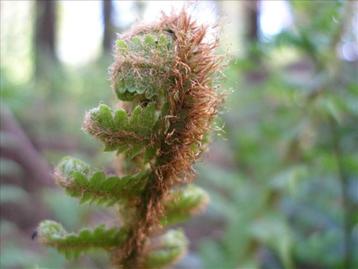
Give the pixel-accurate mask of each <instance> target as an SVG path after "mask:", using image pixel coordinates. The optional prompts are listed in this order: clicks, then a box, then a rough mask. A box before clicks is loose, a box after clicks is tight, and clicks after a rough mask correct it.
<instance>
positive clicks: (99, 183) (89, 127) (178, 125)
mask: <svg viewBox="0 0 358 269" xmlns="http://www.w3.org/2000/svg"><path fill="white" fill-rule="evenodd" d="M205 34H206V28H205V27H203V26H200V25H197V24H196V23H195V22H194V21H192V20H191V18H190V17H189V16H188V15H187V13H186V12H185V11H181V12H180V13H179V14H178V15H171V16H166V15H163V17H162V18H161V20H160V21H159V22H158V23H156V24H152V25H144V26H139V27H136V28H134V29H132V30H131V31H129V32H128V33H126V34H124V35H123V36H121V38H120V39H118V40H117V41H116V45H115V47H116V53H115V62H114V64H113V65H112V67H111V80H112V88H113V90H114V92H115V94H116V96H117V97H118V99H120V100H122V101H125V102H128V103H127V104H126V110H124V109H118V110H116V111H113V110H112V109H111V108H110V107H108V106H106V105H100V106H99V107H97V108H95V109H92V110H90V111H89V112H88V113H87V114H86V116H85V120H84V124H83V129H84V130H85V131H86V132H88V133H89V134H91V135H92V136H94V137H95V138H97V139H98V140H100V141H101V142H102V143H103V144H104V146H105V150H106V151H115V152H117V154H123V155H124V156H125V163H126V167H125V168H126V171H127V172H128V175H126V176H123V177H118V176H106V175H105V174H104V173H103V172H99V171H92V169H91V167H90V166H88V165H87V164H85V163H83V162H82V161H80V160H76V159H73V158H68V157H67V158H65V159H63V161H62V162H61V163H60V164H59V165H58V167H57V169H56V171H55V178H56V182H57V184H58V185H60V186H61V187H63V188H64V189H65V190H66V191H67V193H68V194H69V195H70V196H73V197H77V198H78V199H80V201H81V202H82V203H96V204H101V205H104V206H117V207H118V212H119V215H120V217H121V219H122V220H123V224H122V225H121V227H120V228H116V227H115V228H111V229H106V228H105V227H104V226H99V227H97V228H95V229H94V230H88V229H85V230H82V231H80V232H79V234H72V233H67V232H66V231H65V230H64V229H63V227H62V226H61V225H60V224H57V223H55V222H53V221H44V222H42V223H41V224H40V226H39V238H40V240H41V241H42V242H43V243H45V244H47V245H50V246H52V247H55V248H57V249H58V250H60V251H62V252H64V253H65V254H66V255H67V256H70V257H72V256H77V255H78V254H80V253H81V252H83V251H86V250H87V249H89V248H102V249H105V250H106V251H108V252H109V253H110V254H111V260H112V264H113V266H114V267H115V268H162V267H165V266H168V265H170V264H172V263H173V262H175V261H176V260H177V259H178V258H179V257H180V256H182V255H183V254H184V253H185V249H186V246H187V240H186V238H185V236H184V234H183V233H182V232H181V231H180V230H169V231H167V232H166V233H163V231H164V230H165V228H166V227H168V226H170V225H172V224H176V223H178V222H181V221H184V220H185V219H187V218H188V217H190V216H191V215H193V214H195V213H196V212H197V211H198V210H200V209H201V208H202V207H203V206H204V205H205V204H206V203H207V201H208V196H207V194H206V193H205V192H204V191H203V190H202V189H200V188H199V187H197V186H195V185H193V184H191V181H192V180H193V177H194V175H195V173H194V171H193V169H192V165H193V163H194V162H195V161H196V160H197V159H198V158H199V157H200V154H201V153H202V152H203V150H204V149H205V146H206V144H207V136H208V133H209V131H210V128H211V124H212V121H213V118H214V117H215V115H216V113H217V110H218V107H219V105H220V103H221V101H222V98H221V95H220V94H218V92H217V91H216V89H215V85H214V75H215V73H216V72H217V70H218V68H219V62H220V61H219V59H218V57H217V56H216V55H215V54H214V50H215V48H216V45H217V42H216V41H213V42H209V41H205V40H204V38H205Z"/></svg>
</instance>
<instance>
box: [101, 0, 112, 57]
mask: <svg viewBox="0 0 358 269" xmlns="http://www.w3.org/2000/svg"><path fill="white" fill-rule="evenodd" d="M102 19H103V40H102V49H103V52H104V53H108V52H109V53H110V52H111V50H112V42H113V32H114V31H113V29H114V26H113V3H112V0H102Z"/></svg>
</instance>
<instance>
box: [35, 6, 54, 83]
mask: <svg viewBox="0 0 358 269" xmlns="http://www.w3.org/2000/svg"><path fill="white" fill-rule="evenodd" d="M55 44H56V1H41V0H36V2H35V33H34V51H35V59H34V61H35V75H36V77H38V76H41V74H42V73H43V72H44V71H45V70H46V66H47V63H48V62H49V61H51V62H56V61H57V57H56V46H55Z"/></svg>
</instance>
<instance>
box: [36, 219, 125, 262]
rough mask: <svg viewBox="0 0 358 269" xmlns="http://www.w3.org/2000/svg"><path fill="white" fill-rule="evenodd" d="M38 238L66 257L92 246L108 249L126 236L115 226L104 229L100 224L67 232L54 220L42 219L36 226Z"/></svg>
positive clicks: (74, 255) (75, 256) (73, 255)
mask: <svg viewBox="0 0 358 269" xmlns="http://www.w3.org/2000/svg"><path fill="white" fill-rule="evenodd" d="M38 236H39V240H40V241H41V242H42V243H44V244H46V245H49V246H52V247H54V248H56V249H57V250H58V251H59V252H61V253H63V254H64V255H65V256H66V257H67V258H69V259H73V258H77V257H78V256H79V255H80V254H81V253H82V252H86V251H89V250H90V249H93V248H99V249H104V250H110V249H112V248H114V247H117V246H118V245H120V244H121V243H122V242H124V240H125V238H126V232H125V231H123V230H118V229H116V228H111V229H106V228H105V226H104V225H100V226H98V227H96V228H95V229H93V230H90V229H82V230H81V231H80V232H79V233H77V234H76V233H68V232H66V230H65V229H64V228H63V227H62V225H61V224H59V223H57V222H55V221H50V220H47V221H43V222H42V223H41V224H40V225H39V227H38Z"/></svg>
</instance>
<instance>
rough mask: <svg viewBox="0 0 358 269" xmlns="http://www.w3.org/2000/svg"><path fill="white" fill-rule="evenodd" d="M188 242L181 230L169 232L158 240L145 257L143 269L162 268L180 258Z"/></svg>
mask: <svg viewBox="0 0 358 269" xmlns="http://www.w3.org/2000/svg"><path fill="white" fill-rule="evenodd" d="M187 245H188V241H187V239H186V237H185V235H184V233H183V232H182V231H181V230H169V231H168V232H166V234H165V235H163V236H162V237H161V238H160V239H159V244H158V246H157V247H156V248H155V249H153V250H151V251H150V252H149V253H148V255H147V256H146V257H145V262H144V268H148V269H155V268H163V267H166V266H168V265H170V264H173V263H174V262H175V261H176V260H178V259H179V258H180V257H182V256H183V255H184V254H185V252H186V249H187Z"/></svg>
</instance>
